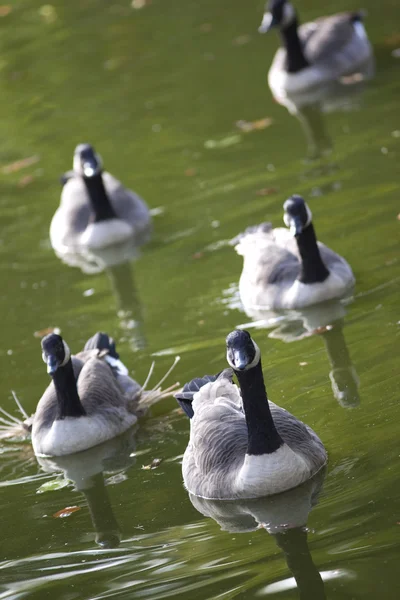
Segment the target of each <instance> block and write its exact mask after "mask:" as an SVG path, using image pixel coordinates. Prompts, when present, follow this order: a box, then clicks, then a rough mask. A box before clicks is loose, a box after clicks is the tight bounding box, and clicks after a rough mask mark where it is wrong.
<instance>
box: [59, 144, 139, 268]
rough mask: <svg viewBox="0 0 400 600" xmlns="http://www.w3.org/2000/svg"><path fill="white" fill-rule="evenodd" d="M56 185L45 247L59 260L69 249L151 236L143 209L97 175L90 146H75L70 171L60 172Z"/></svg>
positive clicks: (103, 173) (99, 171)
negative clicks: (59, 187) (59, 183)
mask: <svg viewBox="0 0 400 600" xmlns="http://www.w3.org/2000/svg"><path fill="white" fill-rule="evenodd" d="M62 183H63V184H64V186H63V190H62V193H61V203H60V206H59V208H58V209H57V210H56V212H55V214H54V217H53V219H52V221H51V225H50V241H51V245H52V246H53V248H54V250H55V251H56V252H57V253H58V254H60V255H61V257H62V256H63V255H64V254H65V253H68V252H71V251H85V250H87V251H98V250H102V249H104V248H108V247H109V246H115V245H118V244H123V243H126V242H132V244H134V245H135V246H139V245H140V244H143V243H144V242H145V241H147V239H148V237H149V235H150V232H151V217H150V213H149V209H148V207H147V205H146V204H145V202H144V201H143V200H142V199H141V198H140V196H138V195H137V194H135V193H134V192H132V191H131V190H128V189H126V188H124V187H123V185H122V184H121V183H120V181H118V179H115V177H113V176H112V175H110V173H107V172H106V171H103V168H102V162H101V159H100V157H99V155H98V154H97V153H96V152H95V150H94V148H93V147H92V146H91V145H90V144H79V145H78V146H77V147H76V148H75V152H74V159H73V170H72V171H69V172H67V173H65V175H64V176H63V178H62Z"/></svg>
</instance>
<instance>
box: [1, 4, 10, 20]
mask: <svg viewBox="0 0 400 600" xmlns="http://www.w3.org/2000/svg"><path fill="white" fill-rule="evenodd" d="M11 11H12V7H11V6H10V5H9V4H4V5H3V6H0V17H6V16H7V15H9V14H10V12H11Z"/></svg>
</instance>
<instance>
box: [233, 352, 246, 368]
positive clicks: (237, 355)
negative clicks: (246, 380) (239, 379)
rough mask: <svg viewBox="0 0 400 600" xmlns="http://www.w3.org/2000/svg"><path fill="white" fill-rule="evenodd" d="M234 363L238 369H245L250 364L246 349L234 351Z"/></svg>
mask: <svg viewBox="0 0 400 600" xmlns="http://www.w3.org/2000/svg"><path fill="white" fill-rule="evenodd" d="M233 363H234V365H235V369H236V370H237V371H244V370H245V368H246V367H247V365H248V364H249V359H248V356H247V354H246V352H244V350H234V351H233Z"/></svg>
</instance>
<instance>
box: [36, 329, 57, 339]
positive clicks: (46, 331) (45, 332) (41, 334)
mask: <svg viewBox="0 0 400 600" xmlns="http://www.w3.org/2000/svg"><path fill="white" fill-rule="evenodd" d="M49 333H56V334H57V335H60V333H61V329H60V328H59V327H46V328H45V329H39V330H38V331H35V332H34V334H33V335H34V337H35V338H42V337H44V336H45V335H48V334H49Z"/></svg>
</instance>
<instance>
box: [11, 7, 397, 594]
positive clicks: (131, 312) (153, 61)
mask: <svg viewBox="0 0 400 600" xmlns="http://www.w3.org/2000/svg"><path fill="white" fill-rule="evenodd" d="M262 5H263V2H258V3H252V5H249V3H246V2H237V1H234V0H229V2H228V1H227V0H218V2H211V1H207V0H201V1H196V2H195V1H194V0H185V1H183V0H174V1H173V2H168V3H167V2H161V0H153V1H152V2H151V3H146V5H145V6H144V7H143V8H142V9H140V10H135V9H133V8H132V7H131V6H130V3H129V2H119V3H113V2H102V1H99V0H83V1H82V2H80V3H79V6H78V3H74V4H68V3H64V2H61V1H60V0H57V1H56V2H53V3H52V4H51V5H41V4H40V3H38V2H34V1H32V0H25V1H23V2H19V3H17V4H16V3H13V4H10V7H11V9H12V10H11V11H9V14H5V15H4V16H1V17H0V27H1V30H2V31H1V42H0V45H1V59H0V68H1V73H0V86H1V94H2V103H1V108H0V128H1V134H2V135H1V138H2V149H1V152H0V162H1V165H2V168H1V169H0V181H1V187H2V194H1V198H0V218H1V223H2V228H1V234H0V253H1V263H0V265H1V270H2V281H3V288H2V292H1V294H0V307H1V314H2V315H3V322H2V333H1V342H0V357H1V360H2V365H3V368H2V379H1V403H0V404H1V405H2V406H4V407H5V408H6V409H7V410H8V411H13V410H14V405H13V400H12V396H11V390H15V391H16V393H17V395H18V397H19V398H20V400H21V401H22V403H23V405H24V406H25V408H26V410H27V411H28V412H33V411H34V408H35V406H36V402H37V400H38V398H39V397H40V395H41V393H42V391H43V390H44V387H45V386H46V385H47V375H46V373H45V370H44V366H43V363H42V360H41V356H40V347H39V341H38V339H37V337H35V336H34V333H35V332H37V331H40V330H43V329H45V328H47V327H55V326H57V327H60V328H61V330H62V333H63V335H64V336H65V338H66V339H67V341H68V343H69V345H70V346H71V348H72V349H73V350H74V351H77V350H79V349H80V348H81V347H82V345H83V344H84V342H85V341H86V339H87V338H89V337H90V336H91V335H92V334H93V333H94V332H95V331H97V330H99V329H101V330H105V331H108V332H109V333H110V334H112V335H113V336H115V338H116V339H117V341H118V344H119V348H120V352H121V355H122V357H123V359H124V361H125V362H126V364H127V365H128V366H129V367H130V369H132V372H133V373H134V376H135V377H136V378H137V379H138V380H139V381H140V382H142V381H144V379H145V377H146V375H147V371H148V369H149V366H150V363H151V361H152V360H153V358H154V355H156V374H158V375H160V376H161V375H162V374H163V372H164V371H165V370H166V369H167V368H168V366H169V365H170V364H171V361H172V360H173V356H175V355H176V354H180V356H181V362H180V363H179V365H178V367H177V368H176V370H175V373H174V376H175V379H179V380H180V381H181V382H182V383H183V382H185V381H187V380H189V379H190V378H192V377H194V376H199V375H200V376H201V375H203V374H204V373H215V372H218V371H219V370H220V369H221V368H222V367H223V366H224V365H225V362H224V361H225V358H224V338H225V335H226V334H227V333H228V332H229V331H230V330H232V329H233V328H234V327H235V326H238V325H243V324H245V323H249V322H251V321H252V318H251V317H249V316H248V315H246V314H244V313H243V312H242V310H241V309H240V306H239V305H238V302H237V282H238V279H239V275H240V270H241V259H240V257H238V256H236V254H235V252H234V251H233V249H232V248H231V247H230V246H228V245H227V243H226V242H227V240H229V239H231V238H232V237H233V236H235V235H236V234H238V233H239V232H240V231H242V230H243V229H244V228H245V227H246V226H249V225H252V224H256V223H259V222H262V221H265V220H271V221H272V222H273V224H274V225H278V226H280V225H281V224H282V203H283V201H284V200H285V199H286V198H287V197H288V196H289V195H290V194H292V193H300V194H303V195H304V197H305V198H306V199H307V200H308V201H309V204H310V206H311V209H312V211H313V215H314V221H315V224H316V230H317V234H318V236H319V238H320V239H321V240H323V241H324V242H325V243H327V244H328V245H329V246H331V247H333V248H334V249H335V250H336V251H338V252H339V253H340V254H342V255H343V256H345V257H346V258H347V259H348V261H349V262H350V264H351V265H352V267H353V270H354V273H355V276H356V279H357V285H356V290H355V295H354V299H353V302H352V303H350V304H349V305H347V306H345V307H342V309H341V311H340V314H339V315H336V317H337V319H336V323H337V326H336V334H338V335H336V337H334V338H332V336H331V337H330V338H329V331H327V330H326V329H324V325H325V324H326V323H325V324H324V323H321V325H322V329H318V327H317V328H315V327H310V328H307V324H305V323H304V322H303V321H302V320H301V319H300V320H299V319H297V321H296V320H295V321H294V322H295V324H293V323H291V324H289V325H288V324H282V323H281V322H280V321H279V320H278V321H277V322H276V323H275V325H274V327H273V328H272V329H265V328H264V327H263V324H262V323H261V326H259V325H260V323H258V327H256V328H255V329H253V330H252V331H253V333H254V337H255V338H256V340H257V343H258V344H259V346H260V347H261V350H262V352H263V364H264V373H265V379H266V383H267V388H268V392H269V396H270V397H271V399H273V400H274V401H276V402H278V403H279V404H281V405H283V406H284V407H285V408H287V409H288V410H290V411H291V412H293V413H294V414H296V415H297V416H298V417H299V418H301V419H302V420H304V421H306V422H307V423H309V424H310V425H311V426H312V427H313V428H314V429H315V430H316V431H317V432H318V433H319V435H320V437H321V438H322V440H323V441H324V443H325V445H326V447H327V449H328V452H329V465H328V470H327V474H326V477H325V481H324V484H323V488H322V490H321V491H320V492H319V497H318V502H317V503H316V504H315V505H314V506H313V508H312V511H311V512H310V514H309V516H308V521H307V527H308V532H307V539H305V533H304V530H303V529H301V527H299V528H297V529H295V530H293V531H294V533H292V534H291V536H290V537H284V538H282V537H279V532H278V533H276V532H275V533H269V532H268V531H267V530H266V529H265V527H263V526H261V527H258V525H259V523H258V522H257V519H254V515H253V517H251V516H250V517H249V512H248V511H250V512H251V510H253V509H251V510H250V509H249V508H248V507H246V508H245V509H244V508H243V512H244V513H245V515H247V516H245V518H244V524H243V523H242V522H241V523H239V524H238V523H236V525H235V527H236V528H234V529H235V530H234V531H233V530H232V526H231V525H232V523H231V521H229V523H230V526H227V523H226V521H224V523H223V524H222V525H221V522H219V523H218V522H217V521H218V519H217V521H215V520H213V519H212V518H211V517H210V516H204V514H202V512H199V511H198V510H197V509H196V508H195V507H194V506H193V505H192V503H191V501H190V499H189V497H188V495H187V493H186V492H185V490H184V489H183V487H182V481H181V472H180V458H181V456H182V454H183V452H184V449H185V447H186V443H187V439H188V428H189V424H188V422H187V420H186V418H185V417H184V416H183V415H182V414H180V413H179V412H178V411H177V410H176V405H175V401H174V400H173V399H170V400H164V401H163V402H162V403H160V404H159V405H158V406H157V407H156V408H155V409H154V410H153V412H152V414H151V415H150V416H149V417H147V418H146V419H145V420H144V421H142V422H141V423H140V424H139V427H138V428H137V431H136V432H135V434H134V436H133V438H129V440H128V441H126V444H125V445H124V446H123V447H122V448H120V449H117V450H115V449H111V450H110V453H111V457H108V458H107V456H102V457H100V458H98V457H97V458H98V462H96V460H97V458H96V457H95V458H93V457H92V458H90V460H89V459H87V461H85V464H87V465H89V466H90V468H91V469H92V471H91V472H90V473H89V470H90V469H89V466H88V472H87V473H86V474H83V475H82V474H81V475H80V478H79V477H78V476H77V480H76V481H75V483H70V484H69V485H68V486H66V487H62V488H60V489H57V490H54V491H44V492H43V493H39V494H38V493H37V492H38V490H39V488H40V489H41V491H43V489H44V490H46V487H45V488H43V487H41V486H43V484H45V483H50V482H53V483H54V482H57V484H58V486H59V484H60V482H61V480H62V475H57V474H56V473H55V472H54V471H52V470H50V471H49V470H48V469H49V468H50V467H49V466H47V469H46V466H45V465H42V466H40V465H39V464H38V463H37V461H36V459H35V458H34V457H33V454H32V452H31V450H30V446H29V444H25V445H21V444H3V445H2V446H1V450H0V479H1V480H0V487H1V500H0V506H1V513H2V542H3V543H2V551H1V559H0V598H7V599H15V600H16V599H20V598H29V599H30V600H34V599H40V600H42V599H45V598H54V597H57V598H59V599H60V600H73V599H74V598H76V599H78V598H79V599H80V600H84V599H89V598H90V599H93V598H118V599H125V598H127V599H128V598H151V599H152V600H154V599H158V598H160V599H161V598H176V597H180V598H188V597H190V598H195V599H196V600H197V599H199V600H201V599H208V598H219V599H222V598H224V599H225V598H226V599H228V598H229V599H230V598H253V597H263V596H269V597H272V598H282V599H286V598H288V599H289V598H299V597H304V598H308V599H313V600H319V598H323V597H324V595H326V597H328V598H335V599H336V598H337V599H340V598H343V599H344V598H346V599H347V598H357V599H358V598H360V599H361V598H362V599H363V600H372V599H375V598H378V597H379V598H385V600H386V599H387V600H391V599H392V598H393V599H394V598H397V597H398V581H397V580H398V574H397V570H398V560H399V542H398V533H399V515H400V505H399V497H400V488H399V485H400V484H399V481H400V477H399V444H398V422H399V420H400V409H399V403H398V392H399V374H398V351H399V343H398V339H399V318H400V317H399V309H398V306H399V302H398V293H399V282H400V273H399V262H398V228H399V220H398V212H399V205H398V196H399V176H398V162H399V152H400V123H399V118H398V102H399V87H400V83H399V77H398V69H399V64H400V63H399V59H398V58H397V59H396V58H395V56H393V55H392V52H393V51H394V50H395V49H396V48H398V47H399V46H400V34H399V31H398V28H397V25H396V23H398V20H399V17H400V11H399V8H398V7H397V6H396V3H393V2H391V1H389V0H383V1H382V2H380V3H373V2H371V1H370V0H368V1H366V2H364V4H363V6H364V7H365V8H367V9H368V19H367V29H368V32H369V35H370V39H371V41H372V43H373V45H374V50H375V54H376V60H377V72H376V76H375V78H374V80H373V81H371V82H370V83H369V85H368V86H366V88H365V89H364V90H363V93H362V95H360V96H359V98H358V99H357V105H358V106H357V107H356V108H355V109H354V110H351V111H347V110H346V111H339V112H332V113H330V114H327V115H324V116H323V119H324V126H325V128H326V132H327V134H328V135H329V137H330V140H331V142H332V146H333V151H332V153H331V154H330V155H328V156H324V157H322V158H321V159H318V160H315V161H311V162H310V161H305V160H304V159H305V157H306V155H307V140H306V138H305V136H304V132H303V130H302V128H301V125H300V123H299V122H298V121H297V120H296V119H295V118H294V117H292V116H291V115H290V114H289V113H288V112H287V110H286V109H285V108H283V107H281V106H279V105H277V104H276V103H274V102H273V101H272V99H271V96H270V93H269V90H268V86H267V81H266V75H267V70H268V66H269V63H270V60H271V58H272V56H273V53H274V52H275V49H276V47H277V43H278V41H277V36H276V35H275V34H274V33H272V34H271V35H270V36H269V37H268V36H259V35H258V34H257V27H258V24H259V21H260V18H261V14H262V7H263V6H262ZM346 8H349V6H348V5H347V4H346V3H345V2H342V1H339V0H336V1H335V2H334V3H331V4H330V6H329V10H330V11H332V12H334V11H339V10H343V9H346ZM354 8H356V7H354ZM319 11H320V3H317V2H315V1H309V2H306V3H304V2H303V3H302V6H301V16H302V20H303V21H305V20H309V19H312V18H315V17H316V16H318V15H319V14H320V13H319ZM3 12H7V10H5V11H3ZM264 118H268V119H269V120H270V121H269V120H268V121H266V122H264V125H265V124H266V123H268V126H267V127H264V125H263V126H260V128H259V129H257V128H256V129H255V130H253V131H250V132H243V131H241V130H240V129H238V128H237V126H236V125H235V123H236V122H237V121H240V120H246V121H249V122H253V121H259V120H261V119H264ZM84 141H90V142H91V143H93V144H94V145H95V146H96V148H97V149H98V150H99V152H100V153H101V154H102V156H103V159H104V163H105V165H106V168H107V169H108V170H109V171H111V172H112V173H113V174H115V175H116V176H117V177H119V178H120V179H121V180H123V181H124V183H125V184H126V185H127V186H130V187H132V188H134V189H135V190H137V191H138V192H139V193H140V194H141V195H142V196H143V197H144V198H145V199H146V201H147V202H148V204H149V206H150V207H151V208H152V209H158V210H156V211H155V212H156V213H158V214H157V215H156V216H155V217H154V236H153V238H152V241H151V242H150V243H149V244H148V245H147V246H146V247H144V248H143V251H142V253H141V254H142V255H141V257H140V259H139V260H137V261H136V262H135V263H134V264H133V265H130V266H129V267H124V268H123V269H122V272H121V271H118V270H117V271H114V272H111V273H110V272H109V273H104V272H103V273H95V274H89V273H82V272H81V270H80V269H78V268H70V267H67V266H66V265H63V264H62V263H61V262H60V261H59V259H58V258H57V257H56V256H55V255H54V254H53V252H52V250H51V248H50V245H49V242H48V228H49V222H50V219H51V216H52V215H53V213H54V211H55V208H56V206H57V204H58V199H59V194H60V186H59V183H58V177H59V175H60V174H61V173H62V172H63V171H65V170H67V169H69V168H70V164H71V160H72V151H73V148H74V146H75V145H76V144H77V143H79V142H84ZM28 158H29V159H30V160H28V161H26V162H25V163H22V164H21V163H17V164H15V163H16V161H20V160H22V159H28ZM9 165H13V166H12V167H9V168H6V167H7V166H9ZM260 190H262V191H260ZM331 320H332V321H334V320H335V319H333V318H332V319H331ZM315 329H317V330H315ZM338 332H339V333H338ZM328 338H329V339H328ZM340 369H342V370H340ZM343 374H344V375H343ZM343 376H344V378H345V386H347V387H348V385H350V384H349V382H350V381H352V382H353V384H352V386H353V387H352V401H350V402H346V398H344V401H343V397H341V396H340V393H339V392H340V388H341V386H342V385H343ZM173 380H174V379H172V380H171V383H172V381H173ZM335 383H336V388H335ZM338 390H339V391H338ZM340 400H341V401H340ZM349 405H350V406H352V407H349ZM113 452H114V454H113ZM155 458H159V459H162V462H161V464H160V465H159V466H158V467H157V468H155V469H143V468H142V466H148V465H150V464H151V463H152V460H153V459H155ZM102 460H103V462H102ZM99 465H100V466H99ZM102 466H103V467H104V468H105V472H104V474H103V475H102V474H101V468H102ZM60 468H61V467H60ZM69 468H70V469H71V468H72V467H69ZM69 476H70V477H72V475H71V472H70V473H69ZM50 487H51V486H50ZM56 487H57V486H56ZM71 506H72V507H78V508H79V510H76V511H75V512H72V513H71V514H70V516H68V517H64V518H62V517H59V516H57V517H54V516H53V515H57V513H58V512H59V511H60V510H63V509H65V508H66V507H71ZM306 513H307V511H306ZM257 514H258V513H257ZM226 518H227V517H225V519H226ZM305 518H306V517H305ZM220 519H221V517H220ZM261 520H262V519H261ZM303 520H304V519H303ZM306 520H307V519H306ZM294 524H295V523H294ZM224 525H225V526H224ZM221 526H223V530H221ZM307 544H308V546H307ZM307 548H308V550H307ZM308 551H310V552H311V556H312V562H310V561H311V559H310V556H309V555H308V554H307V552H308ZM288 565H289V566H288ZM289 567H291V569H290V568H289ZM318 572H319V573H320V576H319V575H318ZM293 573H294V574H295V575H296V576H297V579H298V582H299V588H298V589H296V587H295V583H294V580H293V579H291V577H292V575H293ZM319 577H321V578H322V580H323V581H324V584H323V585H321V579H320V578H319ZM300 594H303V595H302V596H300Z"/></svg>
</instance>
